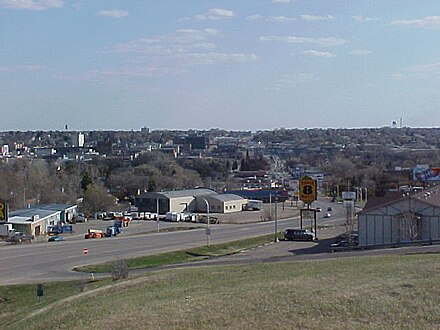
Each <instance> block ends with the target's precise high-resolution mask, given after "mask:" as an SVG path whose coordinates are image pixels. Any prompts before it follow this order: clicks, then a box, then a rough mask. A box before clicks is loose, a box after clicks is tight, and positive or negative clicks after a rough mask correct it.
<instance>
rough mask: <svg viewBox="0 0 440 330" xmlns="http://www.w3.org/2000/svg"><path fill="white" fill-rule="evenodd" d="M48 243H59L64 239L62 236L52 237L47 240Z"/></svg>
mask: <svg viewBox="0 0 440 330" xmlns="http://www.w3.org/2000/svg"><path fill="white" fill-rule="evenodd" d="M47 241H48V242H59V241H64V237H63V236H58V235H56V236H52V237H49V239H48V240H47Z"/></svg>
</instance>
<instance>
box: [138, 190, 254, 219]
mask: <svg viewBox="0 0 440 330" xmlns="http://www.w3.org/2000/svg"><path fill="white" fill-rule="evenodd" d="M206 203H208V205H209V211H210V212H212V213H229V212H238V211H242V210H243V209H244V205H246V204H247V199H245V198H243V197H240V196H238V195H233V194H222V195H221V194H218V193H217V192H215V191H214V190H211V189H188V190H177V191H162V192H147V193H144V194H142V195H140V196H139V197H137V198H136V207H137V208H138V210H139V212H152V213H157V211H159V212H158V213H159V214H165V213H167V212H178V213H183V212H187V213H192V212H207V204H206Z"/></svg>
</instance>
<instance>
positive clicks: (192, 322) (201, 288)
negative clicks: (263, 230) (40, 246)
mask: <svg viewBox="0 0 440 330" xmlns="http://www.w3.org/2000/svg"><path fill="white" fill-rule="evenodd" d="M439 280H440V255H437V254H425V255H407V256H385V257H359V258H344V259H332V260H321V261H301V262H292V263H273V264H256V265H246V266H222V267H204V268H197V269H189V268H188V269H175V270H171V271H158V272H152V273H149V274H147V275H145V276H142V277H138V278H135V279H131V280H128V281H124V282H110V281H106V282H103V283H100V282H93V283H89V284H87V285H86V288H85V290H84V292H82V293H78V291H77V288H76V286H75V284H74V283H70V282H69V283H57V284H51V285H49V284H48V285H47V286H46V287H45V290H46V292H45V296H44V297H43V302H40V303H36V302H35V297H32V294H35V293H34V291H35V286H14V287H0V311H1V312H0V321H1V322H2V323H1V324H3V326H0V328H7V329H23V328H25V329H54V328H67V329H104V328H105V329H159V328H160V329H266V328H272V329H295V328H298V329H299V328H300V329H323V328H326V329H341V328H350V329H365V328H381V329H405V328H407V329H409V328H411V329H414V328H417V329H438V328H439V327H440V284H439ZM63 285H64V287H65V288H66V289H65V290H64V291H63ZM72 288H75V289H72ZM82 289H83V288H82ZM51 291H56V293H55V292H51ZM12 292H14V293H13V294H12ZM54 294H56V295H57V297H55V296H51V295H54ZM20 295H22V296H26V295H28V298H27V299H21V300H20V299H19V298H20ZM29 297H31V299H29ZM19 300H20V301H21V303H18V301H19ZM14 304H15V305H14ZM30 315H33V316H31V317H29V316H30ZM14 320H15V322H11V321H14Z"/></svg>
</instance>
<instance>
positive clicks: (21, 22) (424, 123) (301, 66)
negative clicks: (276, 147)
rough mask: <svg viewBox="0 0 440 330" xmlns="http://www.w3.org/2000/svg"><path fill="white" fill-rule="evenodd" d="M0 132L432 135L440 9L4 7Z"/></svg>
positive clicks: (259, 1) (337, 5)
mask: <svg viewBox="0 0 440 330" xmlns="http://www.w3.org/2000/svg"><path fill="white" fill-rule="evenodd" d="M0 108H1V117H2V120H1V121H0V130H3V131H5V130H62V129H63V128H64V126H65V125H68V126H69V128H70V129H72V130H101V129H114V130H119V129H122V130H131V129H134V130H138V129H140V128H141V127H150V128H151V129H190V128H191V129H210V128H223V129H228V130H252V131H256V130H262V129H275V128H281V127H284V128H316V127H321V128H329V127H332V128H351V127H383V126H389V125H391V122H392V121H393V120H396V121H397V122H399V119H400V118H402V119H403V125H404V126H411V127H437V126H440V1H438V0H419V1H412V0H399V1H397V0H386V1H385V0H332V1H330V0H290V1H289V0H224V1H216V0H209V1H205V0H145V1H141V0H138V1H135V0H125V1H122V0H121V1H106V0H99V1H98V0H64V1H63V0H41V1H37V0H0Z"/></svg>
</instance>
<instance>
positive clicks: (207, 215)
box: [203, 198, 211, 246]
mask: <svg viewBox="0 0 440 330" xmlns="http://www.w3.org/2000/svg"><path fill="white" fill-rule="evenodd" d="M203 200H204V201H205V203H206V244H207V246H210V245H211V241H210V236H211V229H210V228H209V203H208V201H207V200H206V199H204V198H203Z"/></svg>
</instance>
